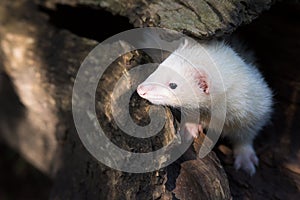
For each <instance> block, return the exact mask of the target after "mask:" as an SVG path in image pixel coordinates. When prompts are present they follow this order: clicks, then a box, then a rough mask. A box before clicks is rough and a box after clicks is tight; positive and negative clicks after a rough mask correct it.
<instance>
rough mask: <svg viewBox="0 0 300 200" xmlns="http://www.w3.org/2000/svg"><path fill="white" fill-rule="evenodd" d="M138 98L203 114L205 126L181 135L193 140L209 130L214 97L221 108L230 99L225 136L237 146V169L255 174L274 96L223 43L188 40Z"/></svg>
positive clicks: (187, 129) (194, 126)
mask: <svg viewBox="0 0 300 200" xmlns="http://www.w3.org/2000/svg"><path fill="white" fill-rule="evenodd" d="M137 92H138V94H139V95H140V96H141V97H142V98H145V99H147V100H149V101H150V102H152V103H153V104H158V105H169V106H173V107H184V108H187V109H191V110H193V109H197V108H200V113H201V119H200V122H201V125H199V124H195V123H186V124H184V127H181V134H185V135H186V134H189V135H192V136H193V137H197V135H198V130H199V128H200V127H203V128H206V127H207V126H208V124H209V120H210V111H211V110H210V109H211V98H210V95H211V94H213V95H214V97H215V99H216V100H215V102H216V104H217V105H218V102H219V101H224V99H221V98H224V96H226V98H225V100H226V104H227V109H226V118H225V124H224V128H223V131H222V135H223V136H226V137H228V138H229V139H230V141H231V142H232V144H233V152H234V157H235V163H234V165H235V168H236V169H239V168H241V169H243V170H245V171H246V172H248V173H249V174H250V175H253V174H254V173H255V166H257V165H258V158H257V156H256V154H255V151H254V149H253V146H252V143H253V140H254V138H255V136H256V135H257V133H258V132H259V131H260V129H261V128H262V127H263V126H264V125H265V124H266V123H267V122H268V121H269V118H270V113H271V111H272V92H271V90H270V89H269V87H268V85H267V84H266V82H265V81H264V79H263V77H262V75H261V74H260V73H259V71H258V70H257V69H256V68H255V67H254V66H253V64H251V63H246V62H245V61H244V60H243V59H242V58H241V57H240V56H239V55H238V54H237V53H236V52H235V51H234V50H233V49H232V48H231V47H230V46H228V45H226V44H225V43H224V42H218V41H212V42H205V43H203V44H202V43H201V44H200V43H197V44H191V43H190V42H188V41H187V40H185V42H184V44H183V45H181V46H180V47H179V48H178V49H177V50H176V51H174V52H173V53H172V54H171V55H170V56H169V57H168V58H167V59H166V60H164V61H163V62H162V63H161V64H160V65H159V66H158V68H157V69H156V71H154V72H153V73H152V74H151V75H150V76H149V77H148V78H147V79H146V80H145V81H144V82H143V83H141V84H140V85H139V86H138V88H137ZM218 94H219V95H218ZM218 96H220V98H219V99H218Z"/></svg>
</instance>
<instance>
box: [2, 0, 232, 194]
mask: <svg viewBox="0 0 300 200" xmlns="http://www.w3.org/2000/svg"><path fill="white" fill-rule="evenodd" d="M0 9H1V12H0V13H1V15H0V23H1V24H2V26H1V29H0V56H1V71H2V75H1V82H2V86H3V87H2V89H1V92H2V95H1V96H4V97H6V98H7V99H5V100H3V101H4V102H5V103H7V106H8V107H10V108H12V110H10V109H8V110H7V111H6V112H7V113H2V115H1V120H0V122H1V127H0V128H1V139H2V140H4V141H5V142H7V143H8V144H9V145H10V146H11V147H13V148H14V149H16V150H18V151H19V152H20V153H21V155H23V156H24V158H25V159H27V160H28V161H29V162H30V163H31V164H32V165H34V166H35V167H37V168H38V169H39V170H41V171H43V172H44V173H45V174H47V175H48V176H50V177H52V178H53V180H54V181H55V184H54V187H53V192H52V195H51V198H52V199H173V197H174V196H176V197H177V198H180V199H188V198H189V194H188V193H185V191H186V186H188V187H189V189H191V190H193V191H194V193H193V194H190V195H191V197H193V195H194V197H193V198H200V197H206V198H208V199H229V198H230V196H231V195H230V190H229V187H228V181H227V177H226V174H225V173H224V170H223V168H222V166H221V165H220V163H219V161H218V158H217V157H216V156H215V154H214V153H213V152H212V153H210V154H209V155H208V156H207V158H205V159H204V161H202V160H200V159H198V158H197V156H196V150H193V148H192V149H191V150H190V151H189V153H188V155H186V156H183V157H182V158H181V159H180V160H178V161H177V162H175V163H174V164H172V165H170V166H169V167H165V168H162V169H160V170H157V171H154V172H148V173H142V174H133V173H126V172H121V171H118V170H115V169H111V168H109V167H107V166H105V165H104V164H102V163H99V162H98V161H97V160H96V159H95V158H94V157H92V156H91V155H90V154H89V152H88V151H87V150H86V149H85V147H84V146H83V145H82V143H81V141H80V139H79V137H78V135H77V132H76V129H75V126H74V121H73V118H72V113H71V112H72V110H71V107H72V104H71V103H72V102H71V100H72V98H71V96H72V88H73V84H74V80H75V77H76V73H77V70H78V68H79V66H80V64H81V62H82V60H83V58H84V57H85V56H86V55H87V54H88V52H89V51H90V50H91V49H92V48H94V47H95V46H96V45H97V44H98V43H97V42H95V41H92V40H88V39H85V38H81V37H78V36H76V35H74V34H72V33H70V32H68V31H65V30H58V29H56V28H54V27H53V26H51V25H49V23H48V22H47V15H46V14H45V13H41V12H39V11H38V10H37V5H36V4H35V3H34V2H31V1H27V0H20V1H18V2H1V3H0ZM11 13H14V15H11ZM115 45H117V47H118V48H115V49H122V48H125V49H126V48H127V47H126V45H124V44H121V43H116V44H115ZM113 53H114V52H111V54H113ZM103 56H105V57H106V58H107V59H109V58H110V53H109V52H107V53H106V54H105V55H103ZM146 61H148V60H147V56H146V55H145V54H143V53H141V52H137V51H133V52H129V53H127V54H126V55H123V56H121V57H120V58H119V59H118V60H117V61H115V62H113V64H112V66H111V69H110V70H108V71H107V72H106V73H105V74H104V75H103V77H102V79H101V80H100V82H99V88H98V90H97V96H96V100H97V101H98V102H100V103H97V104H96V110H97V117H98V120H99V121H100V123H101V124H102V125H103V126H104V129H106V134H107V135H108V137H109V138H110V139H111V140H112V141H113V142H115V143H117V144H118V145H119V147H120V148H123V149H125V150H128V151H135V150H140V151H142V152H148V151H153V150H156V149H158V148H160V147H161V146H163V145H165V144H166V143H168V142H169V141H171V140H172V138H174V137H175V133H176V126H175V125H174V122H175V120H174V119H173V116H172V113H171V112H170V110H168V109H167V110H166V118H167V120H166V123H165V125H164V129H162V131H161V132H160V133H159V134H158V135H157V136H155V137H152V138H150V139H147V140H143V141H141V140H138V139H135V138H128V137H127V136H126V135H124V134H123V135H122V132H121V130H119V129H118V127H117V126H116V124H114V122H113V120H112V116H111V111H110V110H109V109H107V108H108V107H109V106H110V100H111V99H110V97H111V95H110V94H111V93H112V86H113V85H114V84H115V83H116V82H117V81H118V79H119V78H120V76H121V75H122V74H124V73H126V72H127V71H128V69H129V68H131V67H134V66H135V65H136V64H137V63H143V62H146ZM100 67H101V66H100ZM131 78H132V77H131ZM5 85H6V86H5ZM124 88H126V87H124ZM8 90H9V93H11V94H10V95H7V94H8V93H7V91H8ZM9 98H10V100H9ZM131 102H133V105H135V106H133V107H132V116H133V119H135V120H136V121H137V122H139V123H148V121H149V119H148V118H147V117H148V114H147V113H145V112H144V110H147V109H148V107H149V105H148V104H147V103H146V102H144V101H142V100H141V99H140V98H139V97H138V95H135V96H134V97H133V99H132V100H131ZM7 116H11V117H7ZM11 122H13V123H11ZM132 145H135V146H134V147H132ZM188 163H192V166H193V167H192V168H190V164H188ZM207 169H210V170H207ZM203 174H206V175H205V177H208V178H203V179H202V178H201V177H202V175H203ZM177 177H178V179H177ZM187 177H199V179H198V178H196V179H195V180H194V181H193V182H190V181H189V180H188V179H187ZM212 177H214V178H213V181H212ZM200 178H201V179H200ZM207 185H212V187H209V189H207V187H206V186H207ZM199 187H200V188H199ZM202 187H205V188H206V189H201V188H202ZM184 193H185V196H182V194H184ZM199 196H200V197H199Z"/></svg>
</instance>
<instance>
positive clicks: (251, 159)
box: [234, 145, 258, 176]
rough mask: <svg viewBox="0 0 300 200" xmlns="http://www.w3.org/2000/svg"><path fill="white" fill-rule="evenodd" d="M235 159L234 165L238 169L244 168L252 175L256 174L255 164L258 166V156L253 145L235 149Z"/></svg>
mask: <svg viewBox="0 0 300 200" xmlns="http://www.w3.org/2000/svg"><path fill="white" fill-rule="evenodd" d="M234 155H235V161H234V167H235V169H236V170H238V169H242V170H244V171H245V172H247V173H248V174H249V175H250V176H252V175H254V174H255V171H256V169H255V166H258V158H257V156H256V154H255V151H254V150H253V148H252V146H250V145H247V146H242V147H239V148H236V149H234Z"/></svg>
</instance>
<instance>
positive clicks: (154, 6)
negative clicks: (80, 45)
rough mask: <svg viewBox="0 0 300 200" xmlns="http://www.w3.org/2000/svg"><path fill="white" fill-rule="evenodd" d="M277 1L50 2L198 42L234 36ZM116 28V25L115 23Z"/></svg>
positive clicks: (112, 0)
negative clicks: (96, 10) (98, 10)
mask: <svg viewBox="0 0 300 200" xmlns="http://www.w3.org/2000/svg"><path fill="white" fill-rule="evenodd" d="M274 2H275V0H264V1H261V0H230V1H218V0H197V1H196V0H165V1H160V0H154V1H152V0H129V1H128V0H120V1H119V0H88V1H85V0H64V1H61V0H47V1H45V2H44V1H43V4H44V5H47V6H49V7H53V6H54V5H55V3H61V4H69V5H76V4H84V5H95V6H100V7H102V8H105V9H107V10H109V11H110V12H112V13H114V14H119V15H122V16H126V17H128V18H129V19H130V21H131V23H132V24H134V26H135V27H144V26H155V27H161V28H169V29H172V30H177V31H180V32H183V33H186V34H189V35H191V36H194V37H197V38H199V39H207V38H211V37H216V36H217V37H218V36H222V35H224V34H228V33H232V32H233V31H234V30H235V29H236V28H237V27H239V26H240V25H241V24H246V23H250V22H251V21H252V20H253V19H255V18H256V17H257V16H258V15H259V14H260V13H261V12H262V11H264V10H267V9H269V8H270V6H271V4H272V3H274ZM116 26H117V24H116Z"/></svg>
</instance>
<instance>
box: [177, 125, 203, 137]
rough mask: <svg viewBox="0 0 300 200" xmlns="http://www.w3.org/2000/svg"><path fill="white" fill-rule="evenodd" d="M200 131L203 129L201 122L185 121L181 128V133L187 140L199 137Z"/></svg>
mask: <svg viewBox="0 0 300 200" xmlns="http://www.w3.org/2000/svg"><path fill="white" fill-rule="evenodd" d="M199 131H202V126H201V125H200V124H194V123H185V124H184V125H183V126H182V127H181V128H180V135H181V137H183V138H184V139H185V140H191V139H193V138H197V137H198V135H199Z"/></svg>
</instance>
